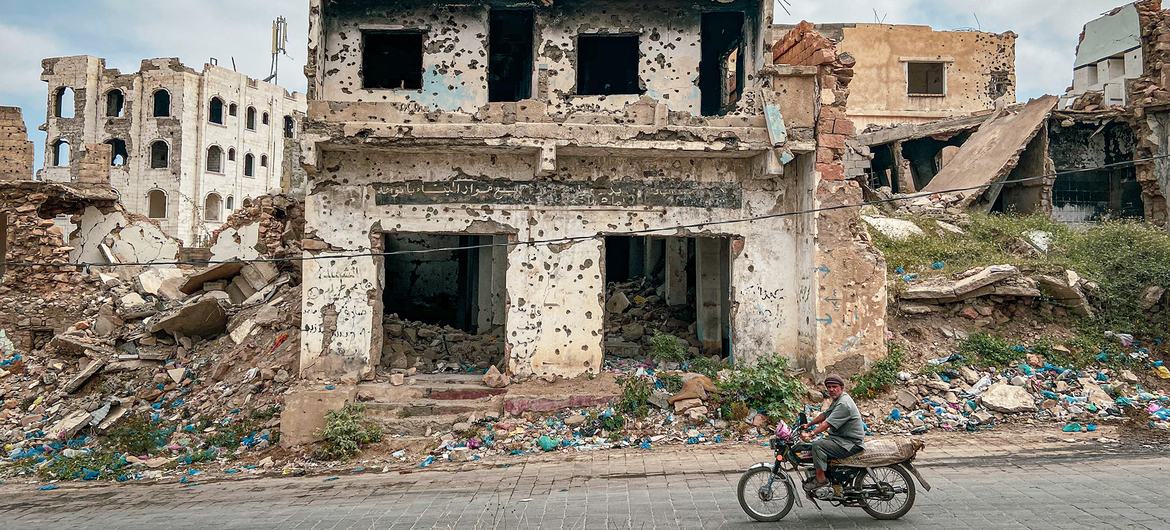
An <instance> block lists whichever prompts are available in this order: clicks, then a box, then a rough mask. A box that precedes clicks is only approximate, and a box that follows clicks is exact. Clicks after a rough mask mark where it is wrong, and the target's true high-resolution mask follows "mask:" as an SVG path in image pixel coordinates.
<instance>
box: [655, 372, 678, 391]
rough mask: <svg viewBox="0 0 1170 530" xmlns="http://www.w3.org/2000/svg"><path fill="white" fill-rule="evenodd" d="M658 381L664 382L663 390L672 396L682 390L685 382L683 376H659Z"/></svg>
mask: <svg viewBox="0 0 1170 530" xmlns="http://www.w3.org/2000/svg"><path fill="white" fill-rule="evenodd" d="M658 380H659V381H662V389H663V390H665V391H667V392H669V393H671V394H677V393H678V392H679V390H682V386H683V380H682V376H681V375H678V374H658Z"/></svg>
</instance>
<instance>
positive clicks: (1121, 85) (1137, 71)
mask: <svg viewBox="0 0 1170 530" xmlns="http://www.w3.org/2000/svg"><path fill="white" fill-rule="evenodd" d="M1141 34H1142V32H1141V24H1140V22H1139V20H1138V11H1137V7H1135V6H1134V5H1133V4H1126V5H1124V6H1121V7H1119V8H1117V9H1114V10H1113V11H1110V12H1109V13H1107V14H1105V15H1104V16H1102V17H1101V18H1098V19H1096V20H1093V21H1091V22H1089V23H1088V24H1085V29H1084V32H1082V33H1081V41H1080V43H1079V44H1077V59H1076V63H1075V64H1074V65H1073V86H1072V90H1070V91H1069V92H1068V93H1067V94H1065V97H1064V102H1066V103H1067V102H1069V101H1071V100H1073V99H1075V98H1077V97H1079V96H1081V95H1082V94H1084V93H1086V92H1101V93H1103V94H1104V96H1105V98H1104V101H1103V103H1104V104H1105V105H1125V104H1126V90H1125V82H1126V80H1128V79H1136V78H1138V77H1141V75H1142V71H1143V65H1142V42H1141Z"/></svg>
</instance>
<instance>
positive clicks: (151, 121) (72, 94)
mask: <svg viewBox="0 0 1170 530" xmlns="http://www.w3.org/2000/svg"><path fill="white" fill-rule="evenodd" d="M42 65H43V68H44V72H43V73H42V75H41V80H43V81H44V82H45V83H47V84H48V106H47V108H48V112H47V116H46V123H45V125H44V126H43V130H44V131H45V132H46V133H47V138H46V144H45V168H44V170H43V171H42V172H41V173H40V177H41V179H43V180H47V181H54V182H76V181H77V179H78V174H79V172H80V171H81V160H82V158H83V157H82V153H81V151H82V150H84V149H85V146H86V145H89V144H102V145H107V146H109V148H110V155H109V159H108V160H107V161H106V167H107V168H108V172H109V181H110V182H111V183H112V184H113V187H114V189H115V190H117V192H118V195H119V199H120V200H121V202H122V204H124V205H125V207H126V208H127V209H128V210H129V211H130V212H133V213H136V214H140V215H143V216H146V217H149V218H150V219H153V220H155V221H157V222H158V224H159V225H160V226H162V227H163V229H164V230H165V231H166V232H167V233H168V234H170V235H172V236H174V237H177V238H179V239H180V240H181V241H182V242H183V243H184V245H186V246H204V245H206V243H207V240H208V239H209V236H210V234H211V233H212V232H214V231H215V229H216V228H218V227H220V226H221V225H222V224H223V221H224V219H226V218H227V216H228V215H230V214H231V211H232V210H234V209H236V208H238V207H240V206H241V205H242V204H243V203H244V202H245V201H248V200H250V199H251V198H253V197H258V196H261V195H264V194H266V193H269V192H270V191H280V190H289V189H299V188H300V186H301V184H302V182H303V171H302V169H301V167H300V164H299V158H300V156H299V152H298V149H299V143H298V142H297V141H296V140H295V139H296V137H297V135H298V134H299V127H300V125H299V124H300V122H301V119H302V118H303V116H304V113H305V97H304V95H303V94H297V93H291V94H290V93H289V92H288V91H286V90H284V89H283V88H280V87H279V86H276V85H273V84H270V83H265V82H262V81H258V80H255V79H252V78H249V77H248V76H246V75H244V74H241V73H238V72H235V71H233V70H230V69H227V68H223V67H220V66H216V65H214V64H208V65H205V66H204V68H203V70H202V71H196V70H194V69H192V68H189V67H187V66H184V65H183V64H181V63H180V62H179V60H178V59H149V60H144V61H142V65H141V68H140V69H139V71H137V72H132V73H126V74H123V73H122V72H120V71H118V70H115V69H109V68H107V67H106V64H105V60H104V59H99V58H96V57H89V56H75V57H58V58H51V59H45V60H44V61H43V63H42Z"/></svg>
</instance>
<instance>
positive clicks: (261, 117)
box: [260, 112, 268, 125]
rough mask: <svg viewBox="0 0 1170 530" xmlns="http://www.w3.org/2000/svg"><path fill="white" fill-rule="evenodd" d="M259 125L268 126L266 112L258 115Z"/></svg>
mask: <svg viewBox="0 0 1170 530" xmlns="http://www.w3.org/2000/svg"><path fill="white" fill-rule="evenodd" d="M260 123H262V124H264V125H268V113H267V112H265V113H264V114H262V115H260Z"/></svg>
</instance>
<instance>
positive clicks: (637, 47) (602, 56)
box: [573, 33, 646, 97]
mask: <svg viewBox="0 0 1170 530" xmlns="http://www.w3.org/2000/svg"><path fill="white" fill-rule="evenodd" d="M624 39H633V41H634V46H633V52H634V56H633V67H634V71H633V75H634V78H633V80H632V81H633V86H634V88H632V89H630V88H629V87H628V86H626V87H623V88H616V89H614V90H613V91H606V90H604V89H602V88H600V87H601V86H602V85H604V82H603V81H604V80H601V81H594V80H591V79H586V76H589V75H590V73H591V72H592V71H593V68H595V67H596V66H591V67H590V68H586V67H585V65H586V64H587V63H588V64H589V65H593V64H594V62H596V63H598V64H601V63H606V64H607V65H610V66H611V67H612V65H613V64H614V63H617V62H618V59H619V58H618V57H615V56H614V55H615V54H614V53H613V51H614V50H604V49H601V50H592V49H589V50H588V52H589V55H594V54H596V55H598V57H597V58H596V61H594V60H593V59H594V58H593V57H582V55H583V50H584V49H585V48H586V45H585V44H583V41H584V42H587V43H589V46H588V47H589V48H592V47H594V46H599V45H600V44H595V43H600V42H602V41H605V40H610V41H617V40H624ZM575 43H576V44H575V46H576V50H575V51H576V54H577V55H576V65H577V66H576V70H577V71H576V84H575V86H574V88H573V93H574V94H575V95H578V96H603V97H605V96H640V95H642V94H645V93H646V88H645V86H644V81H643V80H642V70H641V57H642V35H641V34H640V33H579V34H577V37H576V39H575ZM626 51H628V50H626ZM606 52H609V53H606ZM621 59H628V58H626V57H622V58H621ZM625 66H627V67H628V66H630V65H628V64H627V65H625ZM629 81H630V80H626V81H623V83H622V84H623V85H630V82H629ZM594 84H596V85H597V86H594Z"/></svg>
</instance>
